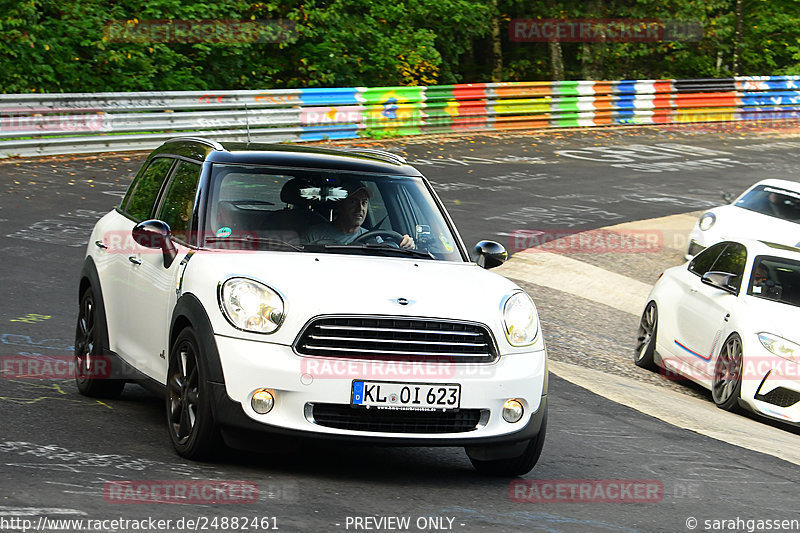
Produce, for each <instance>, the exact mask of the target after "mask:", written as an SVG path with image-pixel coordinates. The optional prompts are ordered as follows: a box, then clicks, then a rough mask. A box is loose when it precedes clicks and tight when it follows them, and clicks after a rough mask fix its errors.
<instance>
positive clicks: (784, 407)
mask: <svg viewBox="0 0 800 533" xmlns="http://www.w3.org/2000/svg"><path fill="white" fill-rule="evenodd" d="M755 350H756V351H757V354H758V355H757V356H756V357H753V356H750V357H748V356H747V355H745V358H744V368H743V370H742V391H741V398H742V400H743V401H744V402H745V403H746V404H747V405H748V407H750V408H751V409H752V410H753V411H754V412H756V413H758V414H761V415H763V416H767V417H769V418H774V419H776V420H781V421H783V422H789V423H791V424H795V425H800V364H798V363H795V362H793V361H789V360H787V359H784V358H782V357H778V356H777V355H775V354H772V353H771V352H768V351H767V350H765V349H763V348H761V347H760V346H759V347H757V348H756V349H755Z"/></svg>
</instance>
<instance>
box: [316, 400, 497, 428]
mask: <svg viewBox="0 0 800 533" xmlns="http://www.w3.org/2000/svg"><path fill="white" fill-rule="evenodd" d="M311 412H312V417H313V422H314V423H315V424H317V425H320V426H325V427H329V428H336V429H349V430H353V431H372V432H382V433H463V432H465V431H473V430H475V429H476V428H477V427H478V425H479V424H480V423H481V417H482V415H483V411H482V410H481V409H459V410H457V411H401V410H394V409H376V408H374V407H373V408H370V409H365V408H363V407H352V406H350V405H341V404H333V403H318V404H314V405H313V407H312V410H311Z"/></svg>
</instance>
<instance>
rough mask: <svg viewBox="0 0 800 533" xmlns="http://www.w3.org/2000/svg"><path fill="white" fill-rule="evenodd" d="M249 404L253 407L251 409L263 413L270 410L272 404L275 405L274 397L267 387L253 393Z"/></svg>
mask: <svg viewBox="0 0 800 533" xmlns="http://www.w3.org/2000/svg"><path fill="white" fill-rule="evenodd" d="M250 405H251V406H252V407H253V411H255V412H256V413H258V414H260V415H264V414H267V413H269V412H270V411H272V406H273V405H275V397H274V396H273V395H272V392H271V391H268V390H267V389H258V390H257V391H255V392H254V393H253V399H252V400H250Z"/></svg>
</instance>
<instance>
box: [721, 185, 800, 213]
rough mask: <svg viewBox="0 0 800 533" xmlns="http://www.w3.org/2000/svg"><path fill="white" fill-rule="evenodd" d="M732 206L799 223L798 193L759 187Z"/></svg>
mask: <svg viewBox="0 0 800 533" xmlns="http://www.w3.org/2000/svg"><path fill="white" fill-rule="evenodd" d="M734 205H735V206H737V207H743V208H744V209H749V210H750V211H755V212H757V213H761V214H762V215H769V216H771V217H776V218H780V219H783V220H788V221H790V222H800V193H797V192H794V191H790V190H787V189H781V188H779V187H772V186H769V185H759V186H758V187H755V188H753V189H752V190H751V191H749V192H748V193H747V194H745V195H744V196H742V197H741V198H740V199H739V200H737V201H736V203H735V204H734Z"/></svg>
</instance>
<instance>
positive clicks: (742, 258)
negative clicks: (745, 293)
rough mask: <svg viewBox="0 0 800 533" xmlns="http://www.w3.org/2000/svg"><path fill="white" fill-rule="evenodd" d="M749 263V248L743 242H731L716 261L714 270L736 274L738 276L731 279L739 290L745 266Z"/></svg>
mask: <svg viewBox="0 0 800 533" xmlns="http://www.w3.org/2000/svg"><path fill="white" fill-rule="evenodd" d="M746 264H747V248H745V247H744V246H743V245H741V244H729V245H728V247H727V248H725V251H724V252H722V254H721V255H720V256H719V258H718V259H717V260H716V261H715V262H714V266H713V267H712V270H715V271H717V272H728V273H729V274H736V277H735V278H734V279H733V280H732V281H731V284H732V285H734V286H735V287H736V290H739V287H740V286H741V285H742V275H743V274H744V267H745V265H746Z"/></svg>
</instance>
